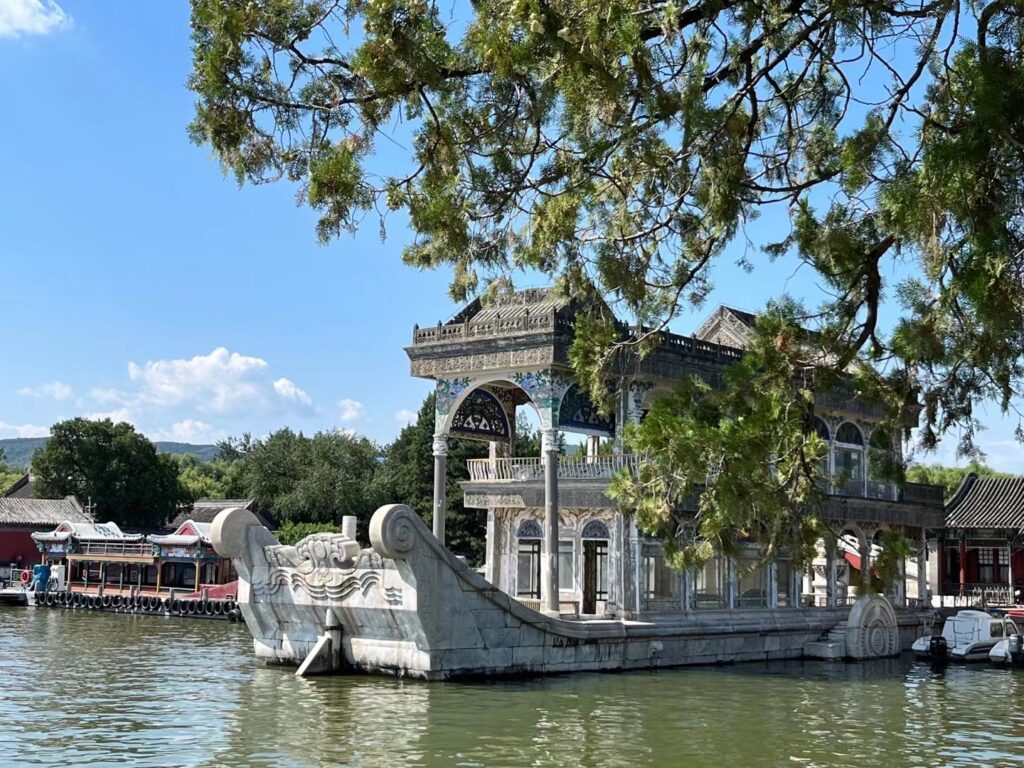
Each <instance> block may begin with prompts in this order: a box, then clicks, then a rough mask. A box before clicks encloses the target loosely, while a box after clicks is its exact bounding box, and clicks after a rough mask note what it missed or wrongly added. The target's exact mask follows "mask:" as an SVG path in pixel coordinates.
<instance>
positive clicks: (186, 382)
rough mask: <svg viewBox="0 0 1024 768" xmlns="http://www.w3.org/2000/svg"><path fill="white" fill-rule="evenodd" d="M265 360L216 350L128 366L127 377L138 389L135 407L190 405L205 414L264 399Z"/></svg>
mask: <svg viewBox="0 0 1024 768" xmlns="http://www.w3.org/2000/svg"><path fill="white" fill-rule="evenodd" d="M267 365H268V364H267V361H266V360H264V359H262V358H259V357H249V356H246V355H240V354H238V353H237V352H229V351H228V350H227V349H226V348H224V347H217V348H216V349H215V350H213V351H212V352H211V353H210V354H208V355H196V356H195V357H191V358H189V359H187V360H186V359H178V360H155V361H153V360H151V361H149V362H147V363H145V364H144V365H137V364H136V363H128V378H129V379H131V380H132V381H134V382H138V383H139V385H140V387H141V389H140V390H139V392H138V393H137V394H136V395H135V396H134V398H133V399H134V400H135V402H136V404H138V405H148V406H156V407H168V406H174V405H181V404H182V403H191V404H194V405H195V406H196V407H197V408H199V410H201V411H205V412H208V413H223V412H225V411H229V410H237V409H241V408H245V407H251V406H253V405H254V404H256V403H260V402H262V401H263V400H264V399H265V393H266V390H265V388H264V382H263V381H262V380H261V374H262V373H263V372H264V371H265V370H266V368H267Z"/></svg>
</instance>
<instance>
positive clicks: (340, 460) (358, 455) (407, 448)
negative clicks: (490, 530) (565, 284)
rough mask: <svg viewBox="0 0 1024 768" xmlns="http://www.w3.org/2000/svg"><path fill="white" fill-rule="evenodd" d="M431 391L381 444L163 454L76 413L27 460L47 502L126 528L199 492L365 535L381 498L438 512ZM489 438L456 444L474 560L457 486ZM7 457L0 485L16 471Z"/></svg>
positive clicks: (313, 441) (286, 526)
mask: <svg viewBox="0 0 1024 768" xmlns="http://www.w3.org/2000/svg"><path fill="white" fill-rule="evenodd" d="M433 423H434V395H433V393H431V394H430V395H428V396H427V398H426V399H425V400H424V401H423V404H422V406H421V407H420V410H419V414H418V418H417V421H416V423H414V424H410V425H408V426H406V427H404V428H403V429H402V431H401V432H400V433H399V435H398V436H397V437H396V438H395V440H394V441H393V442H391V443H390V444H388V445H383V446H382V445H378V444H377V443H375V442H373V441H371V440H369V439H367V438H366V437H363V436H360V435H356V434H352V433H349V432H342V431H329V432H317V433H316V434H314V435H304V434H302V433H301V432H295V431H293V430H292V429H289V428H287V427H286V428H283V429H279V430H277V431H275V432H272V433H271V434H269V435H267V436H266V437H264V438H253V437H252V436H251V435H249V434H244V435H242V436H241V437H238V438H229V439H227V440H224V441H223V442H221V443H220V444H219V445H218V448H219V455H218V456H217V458H216V459H214V460H212V461H207V462H203V461H200V460H199V459H198V458H197V457H195V456H192V455H188V454H184V455H167V454H160V453H157V451H156V449H155V447H154V446H153V444H152V443H151V442H150V441H149V440H148V439H147V438H146V437H145V436H144V435H141V434H139V433H138V432H136V431H135V429H134V427H132V426H131V425H130V424H126V423H119V424H115V423H113V422H111V421H110V420H104V421H90V420H88V419H83V418H77V419H70V420H68V421H63V422H60V423H58V424H55V425H54V426H53V428H52V429H51V438H50V440H49V441H48V442H47V444H46V446H45V447H44V448H43V449H41V450H40V451H38V452H37V453H36V454H35V456H34V457H33V460H32V471H33V474H34V475H35V476H36V491H37V494H38V495H39V496H41V497H43V498H61V497H63V496H67V495H74V496H76V497H77V498H79V499H80V500H82V501H83V502H89V503H92V504H93V505H94V507H95V510H96V515H97V517H98V518H100V519H102V520H104V521H106V520H112V521H114V522H115V523H117V524H118V525H120V526H121V527H122V528H125V529H127V530H139V529H146V528H156V527H160V526H162V525H165V524H166V523H167V521H168V520H170V519H171V518H173V517H174V516H175V514H177V512H178V510H179V509H180V508H181V507H182V506H183V505H187V504H190V503H192V502H194V501H195V500H197V499H202V498H213V499H225V498H238V499H253V500H255V502H256V504H257V505H258V507H259V508H260V509H261V510H262V511H263V512H264V513H265V514H266V515H267V516H268V517H269V518H270V519H271V520H272V521H273V522H274V523H275V524H276V525H277V526H279V530H280V534H281V539H282V541H286V542H294V541H296V540H298V539H300V538H302V537H303V536H306V535H308V534H310V533H315V532H317V531H329V530H340V526H341V519H342V517H344V516H346V515H354V516H355V517H356V518H357V519H358V521H359V525H358V530H359V532H360V536H362V537H365V536H366V531H367V530H368V524H369V520H370V517H371V516H372V515H373V513H374V511H375V510H376V509H377V508H378V507H379V506H381V505H382V504H387V503H392V502H401V503H403V504H408V505H409V506H411V507H412V508H413V509H415V510H416V511H417V512H419V513H420V514H421V515H422V516H423V518H424V520H426V521H427V522H429V521H430V518H431V515H432V508H433V483H434V458H433V451H432V440H433V429H432V426H433ZM539 450H540V440H539V436H538V435H537V434H535V433H532V432H531V431H530V427H529V426H528V424H527V423H526V422H525V421H524V420H522V419H521V420H520V422H519V424H518V425H517V444H516V451H517V453H520V454H523V455H537V454H538V452H539ZM487 451H488V449H487V444H486V443H483V442H479V441H472V440H460V439H458V438H453V439H452V440H451V441H450V446H449V457H448V489H447V490H448V493H447V531H448V544H449V546H450V547H451V548H452V549H453V550H454V551H456V552H457V553H459V554H463V555H465V556H466V557H467V558H468V559H469V560H470V561H471V562H480V561H481V560H482V559H483V554H484V539H485V531H486V513H484V512H483V510H476V509H466V508H465V507H463V505H462V492H461V488H460V487H459V482H460V481H463V480H466V479H468V470H467V467H466V461H467V459H473V458H483V457H486V456H487ZM20 475H21V473H20V472H18V471H15V470H10V471H8V470H7V468H6V465H4V464H3V461H2V456H0V482H2V485H0V488H7V487H9V486H10V485H11V484H12V483H14V482H15V480H17V479H18V477H20Z"/></svg>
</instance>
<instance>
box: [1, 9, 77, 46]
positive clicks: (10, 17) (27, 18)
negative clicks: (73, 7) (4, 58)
mask: <svg viewBox="0 0 1024 768" xmlns="http://www.w3.org/2000/svg"><path fill="white" fill-rule="evenodd" d="M70 26H71V17H70V16H68V14H67V13H65V12H64V9H63V8H61V7H60V6H59V5H57V3H55V2H53V0H0V38H4V37H10V38H14V37H21V36H23V35H48V34H50V33H51V32H56V31H58V30H61V29H66V28H68V27H70Z"/></svg>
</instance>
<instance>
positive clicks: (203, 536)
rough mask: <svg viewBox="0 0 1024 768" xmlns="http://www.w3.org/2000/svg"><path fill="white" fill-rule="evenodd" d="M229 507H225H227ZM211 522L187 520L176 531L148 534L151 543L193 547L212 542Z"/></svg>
mask: <svg viewBox="0 0 1024 768" xmlns="http://www.w3.org/2000/svg"><path fill="white" fill-rule="evenodd" d="M226 508H227V507H225V509H226ZM212 528H213V525H212V524H211V523H197V522H196V521H194V520H186V521H185V522H183V523H182V524H181V525H179V526H178V528H177V529H176V530H175V531H174V533H169V534H166V535H163V536H161V535H159V534H152V535H150V536H147V537H146V538H147V540H148V541H149V542H150V543H151V544H157V545H160V546H165V547H193V546H195V545H196V544H210V543H211V541H210V530H211V529H212Z"/></svg>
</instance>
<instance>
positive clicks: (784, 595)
mask: <svg viewBox="0 0 1024 768" xmlns="http://www.w3.org/2000/svg"><path fill="white" fill-rule="evenodd" d="M792 572H793V571H792V569H791V568H790V567H789V561H788V560H779V561H777V562H776V563H775V586H776V592H777V594H778V600H777V602H778V605H780V606H783V607H786V606H788V605H789V580H790V574H792Z"/></svg>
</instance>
